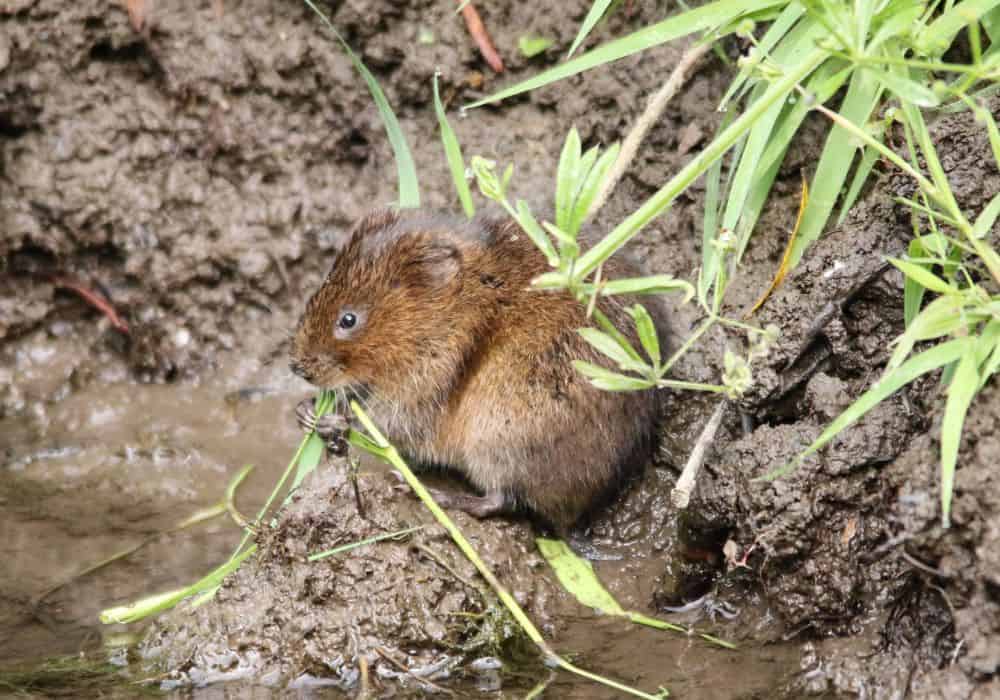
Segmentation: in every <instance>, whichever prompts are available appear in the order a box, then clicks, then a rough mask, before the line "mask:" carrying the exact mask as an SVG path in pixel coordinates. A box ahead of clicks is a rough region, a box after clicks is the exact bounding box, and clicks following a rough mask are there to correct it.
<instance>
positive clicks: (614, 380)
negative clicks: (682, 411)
mask: <svg viewBox="0 0 1000 700" xmlns="http://www.w3.org/2000/svg"><path fill="white" fill-rule="evenodd" d="M573 367H574V369H576V371H577V372H579V373H580V374H582V375H583V376H585V377H587V378H588V379H589V380H590V383H591V384H593V385H594V386H595V387H597V388H598V389H602V390H604V391H640V390H642V389H649V388H651V387H654V386H656V383H655V382H651V381H649V380H646V379H639V378H638V377H628V376H625V375H624V374H618V373H617V372H612V371H610V370H607V369H604V368H603V367H600V366H598V365H595V364H592V363H590V362H584V361H583V360H573Z"/></svg>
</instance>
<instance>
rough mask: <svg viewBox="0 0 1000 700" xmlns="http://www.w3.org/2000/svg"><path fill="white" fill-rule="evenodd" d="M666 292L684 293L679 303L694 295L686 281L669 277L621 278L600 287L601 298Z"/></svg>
mask: <svg viewBox="0 0 1000 700" xmlns="http://www.w3.org/2000/svg"><path fill="white" fill-rule="evenodd" d="M666 292H684V299H683V301H682V302H681V303H685V302H687V301H688V300H689V299H690V298H691V296H692V295H693V294H694V287H692V286H691V283H690V282H688V281H687V280H682V279H677V278H676V277H671V276H670V275H649V276H648V277H623V278H622V279H617V280H610V281H608V282H605V283H604V284H603V285H601V295H602V296H613V295H615V294H664V293H666Z"/></svg>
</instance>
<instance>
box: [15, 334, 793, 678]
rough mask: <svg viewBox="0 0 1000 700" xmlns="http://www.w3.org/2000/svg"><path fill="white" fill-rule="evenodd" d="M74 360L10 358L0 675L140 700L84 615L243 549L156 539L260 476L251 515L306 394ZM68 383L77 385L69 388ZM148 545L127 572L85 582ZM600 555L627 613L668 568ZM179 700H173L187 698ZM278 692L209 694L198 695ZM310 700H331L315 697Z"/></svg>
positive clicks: (571, 623) (617, 667) (48, 339)
mask: <svg viewBox="0 0 1000 700" xmlns="http://www.w3.org/2000/svg"><path fill="white" fill-rule="evenodd" d="M262 342H264V343H266V342H271V341H270V340H269V339H267V338H262ZM75 347H77V342H76V341H75V340H74V339H73V338H72V337H69V336H66V335H64V336H63V337H57V336H54V335H53V334H52V333H50V332H44V331H39V332H38V334H37V337H34V338H30V339H29V341H28V342H26V343H23V344H21V345H20V347H19V349H18V351H17V354H16V356H10V357H8V359H9V360H10V361H11V364H12V365H13V367H14V368H15V372H17V384H18V386H19V387H20V390H21V392H22V395H23V396H22V398H23V401H24V402H25V403H24V405H23V406H22V408H26V409H27V410H23V411H21V415H20V416H18V417H15V418H7V419H5V420H3V421H0V434H2V436H3V447H4V451H3V463H2V478H0V504H2V506H3V507H2V509H0V557H2V559H3V561H4V562H5V563H6V565H5V566H4V567H3V568H2V570H0V600H2V605H0V668H8V669H9V668H11V666H12V665H18V666H21V667H25V668H30V667H32V666H33V665H37V664H38V663H40V662H42V661H44V660H47V659H53V658H55V657H63V656H68V657H77V658H81V657H82V658H85V659H88V660H91V661H95V662H104V661H112V662H113V663H115V664H117V665H119V666H121V667H122V668H124V672H123V674H122V675H121V676H112V677H110V678H106V679H104V680H101V681H99V685H100V687H101V688H102V692H108V693H111V694H118V695H120V696H122V697H128V696H130V695H131V694H132V693H134V692H136V687H135V686H134V685H132V683H134V682H135V681H137V680H141V679H142V678H143V676H142V671H141V670H140V669H139V668H138V667H137V666H136V665H135V664H133V665H132V666H131V667H130V666H129V665H128V660H129V659H130V653H129V650H130V648H131V645H132V644H133V643H134V642H135V641H136V640H137V639H138V637H139V636H140V635H141V633H142V629H143V626H142V625H133V626H129V627H126V626H122V625H111V626H105V625H101V624H100V622H99V621H98V613H99V612H100V610H101V609H103V608H106V607H109V606H112V605H117V604H122V603H127V602H129V601H131V600H133V599H135V598H137V597H141V596H143V595H147V594H151V593H155V592H159V591H164V590H169V589H171V588H174V587H177V586H182V585H186V584H188V583H191V582H193V581H194V580H196V579H197V578H199V577H200V576H202V575H203V574H204V573H206V572H207V571H209V570H210V569H211V568H213V567H214V566H216V565H217V564H218V563H220V562H221V561H222V560H224V559H225V558H226V557H227V556H228V555H229V554H230V552H231V551H232V549H233V547H234V546H235V545H236V543H237V542H238V541H239V537H240V532H239V530H238V529H237V527H236V526H235V524H234V523H233V522H232V521H231V520H230V519H229V517H228V515H223V516H220V517H216V518H214V519H212V520H210V521H208V522H205V523H202V524H199V525H195V526H193V527H190V528H187V529H184V530H180V531H174V532H170V530H171V528H172V527H173V526H174V525H175V524H176V523H178V522H179V521H181V520H183V519H185V518H187V517H189V516H190V515H192V514H193V513H195V512H197V511H199V510H200V509H203V508H206V507H208V506H211V505H212V504H214V503H217V502H218V501H219V500H220V499H221V498H222V497H223V493H224V490H225V488H226V485H227V483H228V482H229V480H230V479H231V478H232V476H233V475H234V474H235V473H236V472H237V470H238V469H239V468H240V467H242V466H243V465H245V464H254V465H256V469H255V471H254V472H253V473H252V474H251V476H250V477H249V478H248V479H247V480H246V481H245V482H244V484H243V485H242V486H241V487H240V489H239V491H238V492H237V496H236V503H237V506H238V508H239V509H240V510H241V511H242V512H244V513H253V512H255V511H256V509H257V508H259V506H260V504H261V503H262V502H263V500H264V499H265V498H266V497H267V495H268V493H269V492H270V489H271V488H272V487H273V485H274V483H275V482H276V480H277V479H278V478H279V475H280V473H281V472H282V470H283V469H284V468H285V466H286V464H287V460H288V459H289V457H290V456H291V454H292V452H293V451H294V448H295V446H296V444H297V443H298V441H299V439H300V434H299V432H298V430H297V428H296V427H295V425H294V420H293V419H292V410H293V407H294V405H295V403H296V402H297V401H298V400H300V399H301V398H302V397H303V396H306V395H308V393H309V390H308V387H307V386H306V385H305V384H303V383H302V382H301V381H300V380H298V379H296V378H294V377H293V376H292V375H291V374H290V373H289V372H288V371H287V369H286V367H285V365H284V362H283V361H282V360H280V359H279V360H276V361H275V362H273V363H270V364H267V363H263V362H260V361H257V360H250V359H246V358H239V357H236V356H230V357H228V358H224V359H223V360H222V363H221V365H220V366H219V367H218V368H216V369H215V370H214V371H212V372H209V373H206V377H207V378H206V379H205V380H203V381H200V382H180V383H175V384H168V385H160V384H138V383H136V382H134V381H131V380H129V379H127V378H126V377H125V376H123V375H121V374H120V373H119V371H118V370H117V369H115V364H116V363H115V362H114V361H113V358H110V357H109V358H102V357H93V358H85V359H81V358H79V357H77V356H76V355H75V354H74V348H75ZM262 354H263V353H262ZM278 356H279V358H280V355H278ZM84 370H85V371H84ZM81 375H85V376H87V377H89V379H88V380H87V381H80V380H79V379H78V377H79V376H81ZM74 377H77V379H74ZM635 527H637V526H636V525H635V524H631V523H627V524H626V525H625V526H624V528H623V529H624V530H628V529H629V528H633V529H635ZM639 531H641V527H639ZM145 540H149V541H148V542H147V543H146V544H145V545H144V546H142V547H141V548H140V549H138V550H137V551H136V552H134V553H132V554H131V555H129V556H127V557H125V558H122V559H119V560H116V561H114V562H112V563H109V564H107V565H105V566H103V567H101V568H99V569H97V570H94V571H92V572H90V573H84V574H82V575H81V573H82V572H85V571H86V570H87V569H88V568H89V567H91V566H93V565H95V564H97V563H99V562H101V561H102V560H104V559H106V558H108V557H111V556H113V555H115V554H116V553H118V552H121V551H122V550H124V549H126V548H129V547H133V546H135V545H138V544H141V543H142V542H144V541H145ZM597 543H598V545H599V546H601V547H603V549H604V550H605V551H606V552H608V553H611V554H614V555H617V556H619V557H621V558H613V559H608V560H605V561H599V562H597V564H596V567H597V570H598V573H599V575H600V576H601V578H602V580H603V581H605V583H606V585H607V586H608V588H609V589H610V590H611V591H612V592H613V593H614V595H615V596H616V597H617V598H618V599H619V600H620V602H622V604H623V605H624V606H625V607H629V608H634V609H637V610H642V611H648V610H649V608H648V603H649V601H650V599H651V596H652V592H653V589H654V583H655V581H656V579H657V576H659V575H660V574H662V572H663V569H664V566H663V557H664V555H665V553H664V551H662V549H661V550H658V551H657V550H653V549H651V548H650V547H649V539H648V538H647V537H642V536H639V537H636V538H634V539H633V540H632V541H630V542H629V544H628V545H626V546H619V547H617V548H614V547H611V546H609V544H608V542H607V541H604V542H601V541H600V540H597ZM669 549H670V547H668V550H669ZM681 621H683V620H681ZM767 625H768V619H767V617H766V611H764V610H760V609H757V608H754V607H751V608H748V609H747V610H746V611H743V614H741V617H740V618H738V619H737V620H736V621H734V622H732V623H727V624H725V625H723V626H722V627H721V628H720V629H721V631H720V634H722V635H723V636H730V637H744V636H746V634H747V633H748V631H749V630H751V629H752V628H755V627H756V628H757V629H758V631H761V630H762V629H764V628H766V627H767ZM555 643H556V645H557V647H558V648H559V649H560V650H561V651H564V652H566V653H572V654H574V655H575V656H574V658H576V659H577V660H578V662H579V663H581V664H583V665H585V666H586V667H587V668H589V669H591V670H594V671H597V672H603V673H606V674H607V675H609V676H612V677H615V678H619V679H622V680H625V681H627V682H630V683H633V684H635V685H637V686H639V687H643V688H646V689H654V688H656V687H658V686H659V685H661V684H662V685H664V686H667V687H669V688H670V689H671V691H672V692H674V693H681V692H683V694H684V695H685V696H686V697H695V698H698V697H702V698H710V697H711V698H719V697H722V698H727V697H734V698H735V697H745V696H748V695H752V694H753V693H755V692H762V693H766V694H769V695H770V694H773V693H774V692H775V691H777V690H778V689H779V688H780V687H782V686H783V685H784V684H785V683H786V682H787V680H788V679H789V677H790V674H791V673H792V672H793V671H794V670H795V664H796V663H797V659H798V652H797V647H796V645H794V644H786V645H779V646H770V647H762V646H755V645H753V644H745V645H744V646H743V648H742V649H741V650H740V651H737V652H728V651H724V650H720V649H717V648H712V647H710V646H709V645H706V644H704V643H702V642H699V641H697V640H693V639H686V638H683V637H680V636H678V635H674V634H669V633H664V632H658V631H654V630H650V629H644V628H639V627H636V626H634V625H630V624H628V623H625V622H623V621H620V620H614V619H609V618H601V617H596V616H593V615H589V614H586V612H585V611H581V614H580V616H579V617H578V618H576V619H571V620H567V621H566V625H565V628H564V629H563V631H562V632H561V633H560V635H559V638H558V639H557V640H555ZM524 673H527V674H528V677H527V678H525V677H524V675H523V674H524ZM546 675H547V672H545V671H544V670H542V669H539V668H537V667H535V668H533V669H523V670H522V671H518V670H516V669H514V670H512V671H511V672H509V673H506V674H505V676H504V679H505V681H504V682H505V686H504V687H505V688H508V687H515V688H517V689H518V690H516V691H514V690H511V691H500V692H501V694H500V695H499V696H498V695H497V694H496V693H497V692H498V691H497V690H496V689H493V690H489V687H490V686H491V683H490V682H489V681H488V680H483V679H479V680H473V681H470V682H468V683H465V684H464V685H467V686H468V687H466V688H465V690H467V691H469V692H470V693H473V694H480V693H487V694H489V695H490V696H491V697H507V696H508V695H504V693H505V692H509V693H511V694H510V695H509V696H510V697H517V696H518V695H519V694H520V693H522V692H524V690H526V689H527V688H530V687H531V685H533V683H535V682H537V681H539V680H542V679H544V678H545V676H546ZM67 678H68V679H69V681H68V682H69V684H70V685H69V687H68V688H67V687H65V686H59V687H60V692H68V693H69V694H70V695H73V694H77V693H79V694H82V695H89V694H91V692H92V691H93V689H94V686H93V685H92V683H94V681H93V680H92V679H88V678H86V677H85V674H82V673H81V674H79V675H76V676H75V675H74V674H73V673H67V674H66V677H65V678H64V679H63V682H64V683H65V682H66V679H67ZM77 681H78V682H79V687H75V685H74V684H75V683H76V682H77ZM121 683H124V685H119V684H121ZM155 686H156V684H155V683H154V684H153V687H155ZM53 692H54V691H53ZM175 692H177V693H180V694H182V695H184V696H185V697H187V696H188V694H189V692H190V691H179V690H178V691H175ZM286 692H287V691H283V690H279V689H276V688H271V689H268V688H263V687H259V686H258V687H253V688H252V687H248V686H244V685H223V684H215V685H210V686H208V687H205V688H202V689H199V690H197V691H195V692H194V695H195V696H196V697H200V698H201V697H203V698H224V697H280V696H282V695H284V694H285V693H286ZM303 692H305V691H303ZM307 694H308V695H309V696H310V697H312V696H315V697H342V696H343V694H342V693H340V691H337V690H334V689H331V688H320V687H316V688H312V689H310V690H309V691H308V693H307ZM545 695H546V696H547V697H560V698H604V697H615V693H614V692H610V691H606V690H605V689H603V688H601V687H599V686H595V685H593V684H591V683H588V682H585V681H581V680H578V679H575V678H573V677H571V676H568V675H566V674H558V675H557V676H555V678H554V679H553V681H552V683H551V685H550V686H549V688H548V690H546V693H545Z"/></svg>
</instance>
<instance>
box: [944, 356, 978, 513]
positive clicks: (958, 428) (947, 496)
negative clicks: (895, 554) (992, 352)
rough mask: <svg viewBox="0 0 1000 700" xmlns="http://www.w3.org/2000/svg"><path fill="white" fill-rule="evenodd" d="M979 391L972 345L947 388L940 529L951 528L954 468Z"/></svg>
mask: <svg viewBox="0 0 1000 700" xmlns="http://www.w3.org/2000/svg"><path fill="white" fill-rule="evenodd" d="M978 389H979V372H978V366H977V363H976V347H975V344H972V343H970V344H969V345H968V346H967V348H966V350H965V352H964V353H962V359H961V360H959V362H958V368H957V369H956V370H955V375H954V376H953V377H952V379H951V383H950V384H949V385H948V398H947V399H946V401H945V405H944V416H943V417H942V419H941V526H942V527H944V528H947V527H949V526H950V525H951V498H952V492H953V491H954V489H955V467H956V465H957V463H958V447H959V444H960V443H961V441H962V426H963V425H964V424H965V415H966V413H968V411H969V405H970V404H971V403H972V399H973V397H975V395H976V391H977V390H978Z"/></svg>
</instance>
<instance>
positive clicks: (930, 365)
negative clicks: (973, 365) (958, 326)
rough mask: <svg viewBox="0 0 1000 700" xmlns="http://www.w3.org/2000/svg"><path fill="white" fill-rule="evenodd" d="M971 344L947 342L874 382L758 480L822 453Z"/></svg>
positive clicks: (961, 340) (970, 341) (775, 475)
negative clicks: (809, 440) (795, 453)
mask: <svg viewBox="0 0 1000 700" xmlns="http://www.w3.org/2000/svg"><path fill="white" fill-rule="evenodd" d="M974 343H975V339H974V338H959V339H957V340H949V341H946V342H944V343H941V344H939V345H936V346H934V347H933V348H931V349H929V350H925V351H924V352H922V353H920V354H919V355H916V356H915V357H912V358H910V359H909V360H907V361H906V362H905V363H904V364H903V365H902V366H900V367H899V368H897V369H896V370H895V371H893V372H891V373H890V374H888V375H887V376H884V377H882V379H880V380H879V381H877V382H876V383H875V385H874V386H872V388H871V389H869V390H868V391H866V392H865V393H864V394H862V395H861V396H859V397H858V399H857V400H856V401H855V402H854V403H852V404H851V405H850V406H848V407H847V408H846V409H845V410H844V412H843V413H841V414H840V415H839V416H837V418H836V419H835V420H834V421H833V422H832V423H831V424H830V425H829V426H827V428H826V430H824V431H823V433H822V434H821V435H820V436H819V437H818V438H816V440H815V441H814V442H813V443H812V444H811V445H809V447H807V448H806V449H805V450H804V451H803V452H801V453H800V454H799V455H798V456H797V457H796V458H795V459H794V460H793V461H792V462H791V463H790V464H787V465H785V466H784V467H782V468H780V469H776V470H775V471H773V472H770V473H768V474H765V475H764V476H762V477H758V479H762V480H767V481H770V480H772V479H776V478H778V477H779V476H782V475H783V474H787V473H788V472H790V471H791V470H792V469H794V468H795V467H796V466H797V465H798V464H800V463H801V462H802V460H804V459H805V458H806V457H808V456H809V455H811V454H814V453H815V452H817V451H818V450H820V449H822V448H823V447H824V446H825V445H826V444H827V443H828V442H830V441H831V440H832V439H833V438H835V437H837V435H839V434H840V433H841V432H842V431H843V430H845V429H846V428H848V427H850V426H851V425H853V424H854V423H855V422H857V421H858V420H859V419H860V418H862V417H863V416H864V415H865V414H866V413H868V411H870V410H871V409H873V408H874V407H875V406H876V405H878V404H879V403H881V402H882V401H884V400H885V399H887V398H888V397H890V396H892V395H893V394H894V393H896V392H897V391H899V390H900V389H901V388H902V387H904V386H905V385H907V384H909V383H910V382H912V381H913V380H914V379H916V378H917V377H920V376H923V375H925V374H927V373H928V372H932V371H934V370H936V369H940V368H941V367H943V366H945V365H947V364H949V363H951V362H954V361H955V360H957V359H959V358H960V357H961V356H962V354H963V353H965V352H966V351H967V349H968V348H969V347H971V346H973V345H974Z"/></svg>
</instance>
